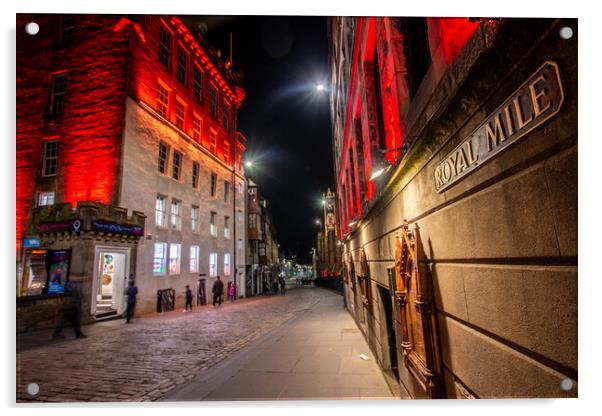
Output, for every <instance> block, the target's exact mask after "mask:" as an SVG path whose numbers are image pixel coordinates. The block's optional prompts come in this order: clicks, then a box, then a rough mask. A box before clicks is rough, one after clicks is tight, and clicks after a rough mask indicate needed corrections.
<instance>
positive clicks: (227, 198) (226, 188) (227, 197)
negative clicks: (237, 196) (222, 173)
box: [224, 181, 230, 203]
mask: <svg viewBox="0 0 602 416" xmlns="http://www.w3.org/2000/svg"><path fill="white" fill-rule="evenodd" d="M224 202H225V203H229V202H230V182H228V181H224Z"/></svg>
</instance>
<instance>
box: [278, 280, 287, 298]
mask: <svg viewBox="0 0 602 416" xmlns="http://www.w3.org/2000/svg"><path fill="white" fill-rule="evenodd" d="M279 280H280V294H281V295H284V294H285V293H286V280H284V277H282V276H280V278H279Z"/></svg>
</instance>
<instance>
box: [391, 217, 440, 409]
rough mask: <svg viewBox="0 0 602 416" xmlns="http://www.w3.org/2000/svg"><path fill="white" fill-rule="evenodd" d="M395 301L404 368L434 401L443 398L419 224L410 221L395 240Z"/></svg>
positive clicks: (430, 291)
mask: <svg viewBox="0 0 602 416" xmlns="http://www.w3.org/2000/svg"><path fill="white" fill-rule="evenodd" d="M395 240H396V241H395V279H394V284H395V287H394V290H395V299H396V301H397V307H398V311H399V318H400V322H401V340H402V341H401V350H402V353H403V358H404V365H405V366H406V367H407V368H408V369H409V370H410V372H411V373H412V375H413V376H414V377H415V378H416V380H417V381H418V382H419V383H420V385H421V386H422V387H423V389H424V390H425V392H426V393H427V394H428V395H429V396H430V397H431V398H438V397H441V396H442V394H443V393H442V392H443V390H442V385H441V377H440V368H441V363H440V358H439V351H438V341H437V334H436V331H435V328H436V325H435V319H434V314H433V311H432V290H431V287H430V284H429V280H428V274H427V267H426V258H425V256H424V250H423V247H422V243H421V240H420V228H419V227H418V224H416V225H415V226H414V228H413V229H410V227H409V225H408V223H407V221H405V222H404V225H403V227H402V229H401V232H399V233H398V234H397V235H396V237H395Z"/></svg>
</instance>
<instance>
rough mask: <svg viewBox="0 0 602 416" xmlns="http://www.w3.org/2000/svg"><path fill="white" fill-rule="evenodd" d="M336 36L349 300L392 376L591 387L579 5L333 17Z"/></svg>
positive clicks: (458, 389) (494, 386)
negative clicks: (581, 251)
mask: <svg viewBox="0 0 602 416" xmlns="http://www.w3.org/2000/svg"><path fill="white" fill-rule="evenodd" d="M329 42H330V63H331V77H332V79H331V113H332V119H333V152H334V161H335V175H336V181H337V189H336V194H337V198H338V200H337V208H338V213H339V217H340V223H339V228H338V234H339V238H340V239H341V240H342V241H343V244H344V251H343V264H344V266H345V271H344V280H345V284H344V286H345V296H346V305H347V308H348V310H349V311H350V313H351V314H352V316H353V317H354V318H355V320H356V322H357V323H358V326H359V327H360V329H361V330H362V332H363V333H364V335H365V337H366V339H367V340H368V343H369V345H370V347H371V349H372V350H373V352H374V354H375V356H376V357H377V360H378V362H379V364H380V365H381V367H382V368H383V369H384V370H385V372H386V373H387V374H388V378H389V381H390V384H391V385H392V386H395V388H396V389H398V391H399V393H400V395H401V396H402V397H412V398H429V397H430V398H442V397H445V398H492V397H576V396H577V381H576V380H577V21H576V20H574V19H468V18H388V17H384V18H374V17H370V18H353V17H333V18H330V19H329ZM563 380H565V381H566V380H569V381H570V383H569V384H572V386H571V387H570V388H569V389H568V390H563V389H561V387H560V383H561V381H563Z"/></svg>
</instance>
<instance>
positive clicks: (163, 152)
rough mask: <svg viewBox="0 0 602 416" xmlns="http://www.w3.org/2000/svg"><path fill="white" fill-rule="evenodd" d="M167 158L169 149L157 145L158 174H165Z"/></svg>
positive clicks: (162, 144) (160, 144)
mask: <svg viewBox="0 0 602 416" xmlns="http://www.w3.org/2000/svg"><path fill="white" fill-rule="evenodd" d="M168 158H169V148H168V147H167V145H166V144H165V143H159V172H161V173H167V159H168Z"/></svg>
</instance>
